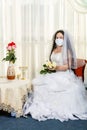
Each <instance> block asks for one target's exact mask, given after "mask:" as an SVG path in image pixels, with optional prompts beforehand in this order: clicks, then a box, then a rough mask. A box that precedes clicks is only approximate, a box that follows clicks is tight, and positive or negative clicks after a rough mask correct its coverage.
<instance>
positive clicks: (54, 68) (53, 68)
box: [48, 67, 56, 70]
mask: <svg viewBox="0 0 87 130" xmlns="http://www.w3.org/2000/svg"><path fill="white" fill-rule="evenodd" d="M48 69H49V70H56V67H52V68H50V67H48Z"/></svg>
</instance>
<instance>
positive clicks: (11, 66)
mask: <svg viewBox="0 0 87 130" xmlns="http://www.w3.org/2000/svg"><path fill="white" fill-rule="evenodd" d="M7 79H9V80H13V79H15V68H14V64H13V63H12V62H9V66H8V68H7Z"/></svg>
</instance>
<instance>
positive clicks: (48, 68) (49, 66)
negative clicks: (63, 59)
mask: <svg viewBox="0 0 87 130" xmlns="http://www.w3.org/2000/svg"><path fill="white" fill-rule="evenodd" d="M55 68H56V63H55V62H51V61H46V63H45V64H43V69H42V70H41V71H40V74H47V73H53V72H55Z"/></svg>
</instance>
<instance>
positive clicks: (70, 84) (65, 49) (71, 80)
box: [23, 30, 87, 122]
mask: <svg viewBox="0 0 87 130" xmlns="http://www.w3.org/2000/svg"><path fill="white" fill-rule="evenodd" d="M50 60H51V61H54V62H56V64H57V66H56V67H55V68H54V69H55V70H56V72H55V73H51V74H45V75H39V76H38V77H36V78H35V79H33V81H32V85H33V92H32V93H31V94H30V96H29V97H28V99H27V101H26V103H25V104H24V107H23V113H24V115H27V114H31V116H32V118H34V119H37V120H39V121H44V120H47V119H58V120H60V121H62V122H63V121H68V120H69V119H71V120H77V119H83V120H84V119H87V92H86V90H85V86H84V84H83V82H82V81H81V79H79V78H78V77H76V76H75V75H74V73H73V71H72V69H74V68H76V67H77V63H76V56H75V51H74V47H73V44H72V41H71V38H70V37H69V35H68V33H67V32H65V31H63V30H59V31H57V32H56V33H55V34H54V37H53V47H52V50H51V54H50Z"/></svg>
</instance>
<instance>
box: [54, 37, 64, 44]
mask: <svg viewBox="0 0 87 130" xmlns="http://www.w3.org/2000/svg"><path fill="white" fill-rule="evenodd" d="M55 43H56V44H57V45H58V46H62V45H63V39H60V38H57V39H55Z"/></svg>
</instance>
